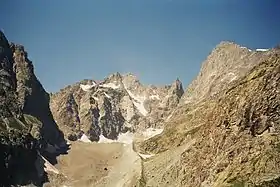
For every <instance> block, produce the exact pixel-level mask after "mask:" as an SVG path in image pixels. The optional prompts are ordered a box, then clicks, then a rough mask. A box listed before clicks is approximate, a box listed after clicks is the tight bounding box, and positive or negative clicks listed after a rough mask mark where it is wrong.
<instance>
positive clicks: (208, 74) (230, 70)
mask: <svg viewBox="0 0 280 187" xmlns="http://www.w3.org/2000/svg"><path fill="white" fill-rule="evenodd" d="M273 53H274V52H273V50H267V51H266V50H263V51H258V50H250V49H248V48H245V47H242V46H240V45H238V44H235V43H233V42H221V43H220V44H218V45H217V46H216V47H215V48H214V49H213V51H212V52H211V53H210V54H209V56H208V57H207V59H206V60H205V61H204V62H203V63H202V67H201V70H200V72H199V74H198V76H197V77H196V78H195V79H194V80H193V81H192V83H191V84H190V85H189V86H188V87H187V90H186V92H185V94H184V95H183V97H182V99H181V102H180V104H181V105H184V104H188V103H193V102H197V101H200V100H201V99H204V98H206V97H213V96H214V95H215V94H217V93H218V92H219V91H220V90H223V89H225V88H226V87H227V85H228V84H229V83H230V82H232V81H234V80H237V79H239V78H241V77H243V76H244V75H246V73H247V72H248V71H249V70H250V69H252V68H253V67H254V66H256V65H258V64H259V63H260V62H262V61H264V60H265V59H266V58H267V57H268V56H270V55H271V54H273Z"/></svg>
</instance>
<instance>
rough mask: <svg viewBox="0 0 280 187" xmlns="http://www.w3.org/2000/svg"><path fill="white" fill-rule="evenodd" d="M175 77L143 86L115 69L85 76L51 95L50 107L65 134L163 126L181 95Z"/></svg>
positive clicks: (112, 135) (108, 134)
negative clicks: (165, 82)
mask: <svg viewBox="0 0 280 187" xmlns="http://www.w3.org/2000/svg"><path fill="white" fill-rule="evenodd" d="M183 92H184V91H183V88H182V83H181V82H180V81H179V80H178V79H177V80H176V81H175V82H174V83H173V84H172V85H169V86H165V87H155V86H144V85H142V84H141V83H140V82H139V80H137V79H136V77H135V76H133V75H132V74H127V75H120V74H119V73H115V74H113V75H110V76H109V77H107V78H105V79H104V80H103V81H100V82H96V81H94V80H84V81H81V82H79V83H76V84H74V85H71V86H68V87H66V88H64V89H62V90H61V91H60V92H58V93H55V94H52V96H51V103H50V106H51V111H52V113H53V115H54V118H55V120H56V122H57V124H58V125H59V127H60V129H62V130H63V132H64V133H65V135H66V137H67V138H69V139H70V140H76V139H78V138H80V137H81V136H82V135H83V134H85V135H86V136H87V137H88V138H89V139H90V140H91V141H98V140H99V139H100V137H101V136H104V137H105V138H108V139H117V137H118V135H119V134H120V133H125V132H126V131H131V132H135V131H139V130H143V129H146V128H149V127H153V128H155V127H157V128H159V127H162V126H163V122H164V120H165V119H166V118H167V117H168V116H169V115H170V112H171V111H172V109H173V108H175V107H176V106H177V104H178V103H179V100H180V98H181V96H182V95H183Z"/></svg>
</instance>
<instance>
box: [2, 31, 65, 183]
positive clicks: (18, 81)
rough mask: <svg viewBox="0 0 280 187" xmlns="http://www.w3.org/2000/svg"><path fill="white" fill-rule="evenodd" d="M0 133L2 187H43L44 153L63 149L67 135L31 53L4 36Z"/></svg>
mask: <svg viewBox="0 0 280 187" xmlns="http://www.w3.org/2000/svg"><path fill="white" fill-rule="evenodd" d="M0 131H1V132H0V160H1V164H0V172H1V180H0V186H18V185H20V186H21V185H29V184H34V185H37V186H41V185H42V183H43V182H44V181H45V179H46V178H45V172H44V162H40V160H41V159H42V158H41V157H42V156H41V154H40V153H42V154H45V153H46V152H47V151H45V149H46V148H48V145H49V146H51V145H53V146H55V145H58V146H57V148H59V146H60V145H59V143H61V142H64V139H63V135H62V133H61V132H60V131H59V129H58V127H57V126H56V124H55V122H54V120H53V119H52V115H51V113H50V109H49V101H48V94H47V93H46V92H45V90H44V89H43V87H42V86H41V84H40V82H39V81H38V80H37V78H36V76H35V75H34V71H33V65H32V63H31V62H30V61H29V60H28V58H27V53H26V52H25V51H24V48H23V47H22V46H20V45H15V44H11V45H10V44H9V43H8V40H7V39H6V37H5V36H4V34H3V33H2V32H0ZM63 146H65V144H63Z"/></svg>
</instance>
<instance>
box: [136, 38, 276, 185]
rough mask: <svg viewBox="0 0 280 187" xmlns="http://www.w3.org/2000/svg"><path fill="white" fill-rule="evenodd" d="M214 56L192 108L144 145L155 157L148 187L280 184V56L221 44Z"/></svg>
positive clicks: (196, 85) (183, 108)
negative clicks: (224, 81)
mask: <svg viewBox="0 0 280 187" xmlns="http://www.w3.org/2000/svg"><path fill="white" fill-rule="evenodd" d="M221 47H222V49H220V48H221ZM219 50H222V53H221V54H218V53H217V52H218V51H219ZM232 50H233V51H232ZM236 50H237V51H236ZM243 50H244V51H243ZM215 53H216V54H215ZM214 54H215V55H214ZM213 55H214V56H213ZM233 56H234V57H233ZM211 58H213V59H212V60H208V62H207V63H205V64H204V65H203V66H202V71H201V72H200V74H199V76H198V78H197V79H196V80H195V81H194V82H193V83H192V84H191V85H190V87H189V88H188V89H187V90H188V91H187V92H188V93H190V89H192V91H193V92H192V93H193V95H191V96H190V95H187V94H188V93H187V94H186V95H185V97H184V99H186V98H187V100H184V101H182V102H186V101H188V102H186V103H187V104H181V105H180V106H178V108H177V109H176V112H174V114H173V116H172V117H171V119H170V120H169V121H168V122H167V124H166V126H165V130H164V131H163V133H162V134H161V135H158V136H155V137H153V138H151V139H149V140H146V141H145V142H144V143H142V144H141V145H140V147H138V148H137V149H139V150H140V151H141V152H142V153H143V154H156V156H154V157H152V158H150V159H149V160H148V161H146V162H144V164H143V165H144V169H143V173H144V176H143V178H144V179H145V185H147V186H185V187H188V186H190V187H192V186H213V187H224V186H279V184H280V182H279V181H280V179H279V178H280V169H279V168H280V165H279V158H280V157H279V156H280V152H279V140H280V135H279V124H280V115H279V114H280V113H279V112H280V102H279V101H280V94H279V93H280V84H279V83H280V82H279V80H280V51H279V50H277V49H271V50H269V51H265V52H256V51H255V52H250V51H249V50H248V49H244V48H240V47H238V46H237V45H235V44H232V43H222V44H221V45H218V47H217V48H216V49H215V50H214V52H212V53H211V54H210V56H209V57H208V59H211ZM220 58H222V59H223V60H224V62H223V63H221V61H220ZM252 63H253V64H252ZM220 66H223V67H220ZM227 66H230V68H229V67H227ZM206 67H207V68H206ZM210 67H211V68H210ZM208 68H210V69H212V70H211V71H210V70H209V71H208V70H207V69H208ZM229 70H230V71H229ZM242 70H243V71H242ZM233 71H234V74H235V75H237V77H236V78H234V77H231V76H232V75H230V73H231V72H233ZM225 72H227V74H223V73H225ZM212 73H213V77H212V79H208V78H210V77H211V76H212V75H211V74H212ZM214 76H215V77H216V78H215V77H214ZM218 77H219V78H218ZM221 79H227V81H226V83H227V84H223V83H222V82H223V81H221ZM211 88H212V89H211ZM212 94H213V95H212ZM191 98H192V99H194V100H191ZM188 99H189V100H188Z"/></svg>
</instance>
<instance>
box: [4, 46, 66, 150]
mask: <svg viewBox="0 0 280 187" xmlns="http://www.w3.org/2000/svg"><path fill="white" fill-rule="evenodd" d="M10 47H11V49H12V53H13V59H14V64H13V71H14V72H15V75H16V79H15V80H16V91H17V94H18V100H19V106H20V108H21V109H22V111H23V113H25V114H29V115H31V116H34V117H36V118H37V119H39V120H40V121H41V122H42V123H43V129H42V136H43V138H44V139H45V140H46V141H47V142H49V143H51V144H53V145H55V144H57V145H59V144H61V143H62V142H63V135H62V133H61V131H59V129H58V127H57V125H56V123H55V121H54V119H53V117H52V114H51V111H50V108H49V95H48V93H47V92H46V91H45V90H44V88H43V86H42V85H41V83H40V82H39V81H38V79H37V77H36V76H35V74H34V67H33V64H32V62H31V61H30V60H29V59H28V55H27V52H26V51H25V50H24V47H23V46H22V45H16V44H13V43H12V44H11V45H10Z"/></svg>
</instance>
